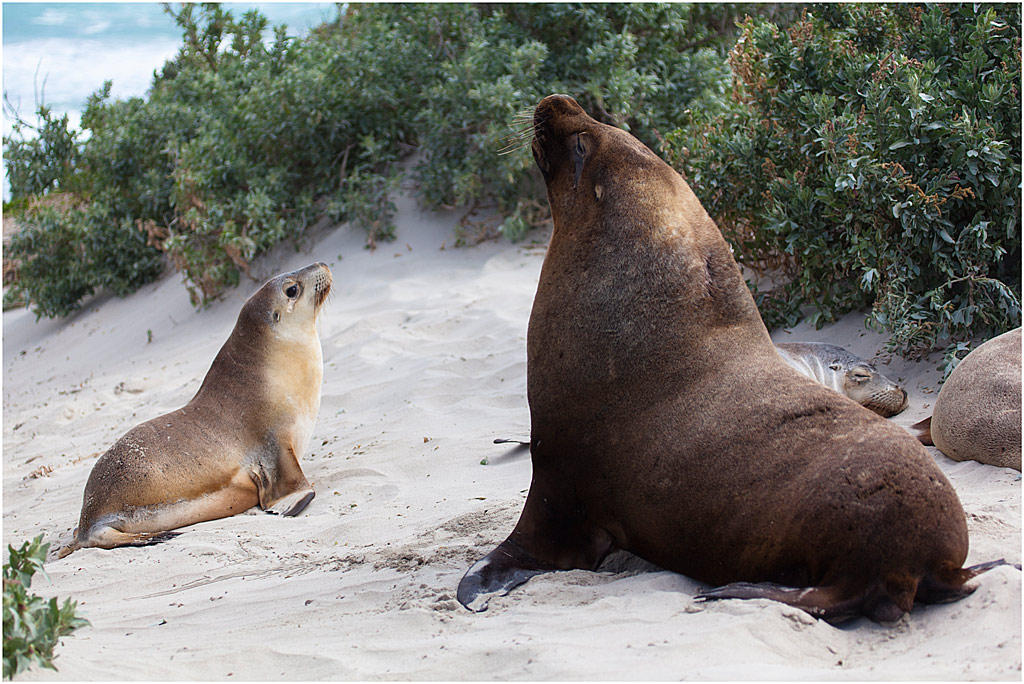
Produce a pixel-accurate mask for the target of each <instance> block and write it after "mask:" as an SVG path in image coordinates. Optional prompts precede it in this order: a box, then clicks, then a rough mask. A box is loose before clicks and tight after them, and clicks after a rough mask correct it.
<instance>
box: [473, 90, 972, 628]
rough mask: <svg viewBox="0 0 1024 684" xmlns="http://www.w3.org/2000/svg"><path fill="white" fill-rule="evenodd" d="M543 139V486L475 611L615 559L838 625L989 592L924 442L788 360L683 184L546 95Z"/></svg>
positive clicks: (539, 411)
mask: <svg viewBox="0 0 1024 684" xmlns="http://www.w3.org/2000/svg"><path fill="white" fill-rule="evenodd" d="M535 124H536V135H535V139H534V143H533V150H534V156H535V158H536V160H537V163H538V166H540V168H541V170H542V172H543V174H544V177H545V180H546V182H547V186H548V199H549V202H550V204H551V211H552V214H553V217H554V225H555V228H554V233H553V235H552V238H551V244H550V246H549V248H548V253H547V256H546V258H545V261H544V265H543V267H542V270H541V276H540V282H539V285H538V288H537V295H536V298H535V299H534V304H533V311H532V314H531V316H530V327H529V333H528V342H527V344H528V351H527V357H528V364H527V376H528V398H529V403H530V414H531V420H532V425H531V453H532V460H533V481H532V483H531V487H530V493H529V495H528V497H527V501H526V504H525V507H524V510H523V513H522V515H521V517H520V520H519V522H518V524H517V525H516V527H515V529H514V530H513V532H512V534H511V535H510V536H509V538H508V539H507V540H506V541H505V542H504V543H502V544H501V545H500V546H499V547H498V548H497V549H495V550H494V551H493V552H492V553H491V554H489V555H488V556H487V557H486V558H484V559H483V560H482V561H480V562H479V563H477V564H476V565H474V566H473V567H472V568H470V570H469V571H468V572H467V574H466V576H465V577H464V578H463V580H462V583H461V584H460V586H459V600H460V601H461V602H462V603H463V604H464V605H466V606H467V607H470V608H472V609H474V610H483V609H484V608H485V607H486V601H487V600H488V598H489V597H490V596H493V595H497V594H501V593H505V592H507V591H508V590H509V589H511V588H512V587H514V586H516V585H517V584H520V583H522V582H523V581H525V580H526V579H527V578H529V577H530V576H532V575H534V574H537V573H538V572H545V571H548V570H553V569H569V568H587V569H594V568H596V567H597V565H598V564H599V563H600V562H601V560H602V559H603V558H604V556H605V555H606V554H607V553H608V552H609V551H610V550H612V549H613V548H622V549H627V550H629V551H632V552H633V553H635V554H637V555H639V556H641V557H642V558H645V559H647V560H649V561H651V562H654V563H657V564H658V565H660V566H662V567H665V568H668V569H671V570H675V571H677V572H680V573H684V574H686V575H689V576H691V577H693V578H695V579H698V580H700V581H703V582H707V583H711V584H715V585H719V584H725V583H733V582H748V583H749V582H756V583H778V585H788V586H778V585H772V584H754V585H750V584H745V585H742V587H741V586H740V585H730V586H728V587H724V588H723V589H721V590H716V591H712V592H708V594H707V595H708V596H709V597H711V598H729V597H751V596H759V597H767V598H774V599H777V600H781V601H785V602H787V603H791V604H792V605H797V606H799V607H801V608H804V609H805V610H807V611H808V612H811V613H812V614H815V615H821V616H823V617H826V618H829V619H834V620H838V619H842V618H845V617H849V616H851V615H854V614H860V613H864V614H867V615H868V616H870V617H872V618H874V619H877V620H890V619H895V618H896V617H899V615H901V614H902V613H903V612H905V611H909V610H910V608H911V606H912V604H913V602H914V599H915V596H916V597H918V598H924V599H928V600H935V601H937V600H948V599H950V598H955V597H959V596H961V595H963V594H965V593H969V591H970V589H964V588H963V587H962V585H963V582H964V581H966V579H967V578H968V577H969V576H970V571H968V570H963V569H962V565H963V562H964V560H965V558H966V556H967V525H966V521H965V518H964V513H963V510H962V509H961V506H960V502H959V500H958V499H957V496H956V493H955V492H954V491H953V488H952V487H951V486H950V484H949V482H948V481H947V480H946V478H945V476H944V475H943V474H942V472H941V471H940V470H939V469H938V467H936V465H935V464H934V462H933V460H932V459H931V457H930V456H929V455H928V453H927V452H926V451H925V450H924V449H923V448H922V447H921V445H920V444H918V442H917V441H916V440H915V439H914V438H913V437H911V436H910V435H909V434H907V433H906V431H905V430H903V429H902V428H900V427H898V426H896V425H891V424H889V423H888V422H887V421H886V420H884V419H882V418H881V417H879V416H877V415H875V414H873V413H871V412H869V411H867V410H865V409H864V408H862V407H860V406H858V405H857V404H855V403H854V402H853V401H851V400H849V399H848V398H846V397H844V396H841V395H839V394H837V393H835V392H833V391H831V390H829V389H827V388H826V387H824V386H823V385H820V384H818V383H817V382H814V381H813V380H811V379H809V378H807V377H805V376H803V375H801V374H800V373H798V372H797V371H795V370H793V369H792V368H790V367H789V366H788V365H786V363H785V362H784V361H783V360H782V359H781V358H780V357H779V356H778V354H777V353H776V352H775V349H774V348H773V346H772V342H771V339H770V338H769V336H768V332H767V330H766V329H765V327H764V324H763V323H762V322H761V318H760V315H759V313H758V310H757V308H756V306H755V304H754V301H753V298H752V297H751V295H750V292H749V290H748V289H747V287H746V284H745V283H744V281H743V278H742V276H741V274H740V271H739V268H738V266H737V265H736V262H735V261H734V260H733V258H732V255H731V253H730V250H729V247H728V246H727V244H726V242H725V240H724V239H723V238H722V235H721V233H720V232H719V231H718V229H717V228H716V226H715V224H714V222H713V221H712V220H711V218H710V217H709V216H708V215H707V213H705V211H704V209H703V208H702V207H701V205H700V202H699V201H698V200H697V198H696V197H695V196H694V194H693V193H692V192H691V191H690V188H689V187H688V186H687V184H686V183H685V182H684V181H683V179H682V178H681V177H680V176H679V175H678V174H677V173H676V172H675V171H673V170H672V169H671V168H670V167H669V166H668V165H667V164H665V163H664V162H663V161H662V160H661V159H659V158H658V157H657V156H656V155H655V154H654V153H652V152H651V151H650V150H648V149H647V148H646V147H644V146H643V145H642V144H641V143H640V142H639V141H637V140H636V139H635V138H633V137H632V136H631V135H629V134H628V133H626V132H624V131H621V130H619V129H616V128H614V127H610V126H606V125H603V124H600V123H598V122H596V121H594V120H593V119H591V118H590V117H589V116H587V115H586V113H584V112H583V110H582V109H581V108H580V107H579V106H578V105H577V104H576V102H575V101H574V100H572V99H571V98H568V97H564V96H550V97H548V98H545V99H544V100H543V101H542V102H541V103H540V104H539V105H538V106H537V109H536V112H535ZM578 134H579V137H580V138H582V143H580V144H582V145H584V146H585V148H586V149H585V151H584V153H583V156H582V157H581V156H580V155H578V154H577V153H576V152H575V151H574V149H575V147H576V146H577V144H578V143H577V135H578ZM598 186H600V191H597V190H596V188H597V187H598ZM751 587H753V588H751ZM791 587H810V588H814V589H813V591H811V592H806V591H803V590H801V589H792V588H791ZM922 587H927V591H922ZM787 592H788V593H787Z"/></svg>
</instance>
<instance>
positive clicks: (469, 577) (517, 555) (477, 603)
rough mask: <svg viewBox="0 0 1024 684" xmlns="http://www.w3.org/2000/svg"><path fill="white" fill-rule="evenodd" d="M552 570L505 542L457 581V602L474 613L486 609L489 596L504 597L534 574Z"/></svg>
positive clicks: (551, 567) (549, 566)
mask: <svg viewBox="0 0 1024 684" xmlns="http://www.w3.org/2000/svg"><path fill="white" fill-rule="evenodd" d="M552 570H555V567H554V566H552V565H548V564H547V563H543V562H541V561H538V560H537V559H536V558H534V557H532V556H531V555H530V554H528V553H527V552H526V550H525V549H523V547H521V546H519V544H516V543H515V542H514V541H512V540H511V539H506V540H505V541H503V542H502V543H501V544H499V545H498V546H497V548H495V549H494V550H493V551H491V552H490V553H489V554H487V555H486V556H484V557H483V558H482V559H480V560H479V561H477V562H476V563H475V564H474V565H473V566H472V567H471V568H470V569H469V570H467V571H466V574H465V575H464V576H463V577H462V581H461V582H459V590H458V593H457V594H456V596H457V598H458V599H459V603H461V604H462V605H464V606H465V607H466V608H469V609H470V610H471V611H473V612H474V613H481V612H483V611H485V610H487V602H488V601H490V599H491V597H492V596H504V595H505V594H507V593H509V592H510V591H512V590H513V589H515V588H516V587H518V586H519V585H520V584H522V583H523V582H525V581H526V580H528V579H530V578H531V577H533V576H534V575H540V574H542V573H545V572H551V571H552Z"/></svg>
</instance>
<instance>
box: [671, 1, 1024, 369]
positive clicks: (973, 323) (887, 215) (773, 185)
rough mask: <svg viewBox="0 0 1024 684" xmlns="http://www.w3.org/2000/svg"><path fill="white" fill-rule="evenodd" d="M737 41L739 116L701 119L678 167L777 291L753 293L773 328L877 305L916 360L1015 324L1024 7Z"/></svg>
mask: <svg viewBox="0 0 1024 684" xmlns="http://www.w3.org/2000/svg"><path fill="white" fill-rule="evenodd" d="M741 28H742V35H741V37H740V39H739V42H738V43H737V45H736V47H735V48H734V50H733V51H732V53H731V54H730V64H731V67H732V70H733V78H734V94H735V102H734V103H733V106H732V110H731V111H729V112H727V113H724V114H721V115H717V116H707V115H705V114H704V113H701V112H695V113H691V114H690V115H689V116H688V117H687V118H686V119H685V120H684V121H682V122H680V123H683V124H685V126H684V127H681V128H679V129H677V130H675V131H673V132H672V134H670V135H669V136H668V140H667V142H666V145H665V151H666V152H667V153H668V154H669V156H670V157H671V158H672V159H673V161H674V163H675V164H676V166H677V167H678V168H680V169H681V170H682V171H683V172H684V173H685V175H686V176H688V178H689V180H690V181H691V182H692V184H693V186H694V190H695V191H696V192H697V194H698V196H700V197H701V199H702V201H703V202H704V204H705V207H706V208H707V209H708V211H709V213H710V214H711V215H712V216H713V217H715V219H716V220H717V221H718V223H719V226H720V227H721V228H722V229H723V232H724V233H725V234H726V236H727V237H728V238H729V240H730V241H731V242H732V243H733V245H734V246H735V247H736V250H737V257H738V258H739V260H740V261H742V262H744V263H746V264H747V265H749V266H751V267H753V268H754V269H755V270H757V271H759V272H761V273H764V272H769V273H771V275H773V276H775V277H776V278H779V279H781V280H782V285H781V286H779V287H778V288H776V289H774V290H769V291H766V292H758V293H757V296H758V304H759V306H760V307H761V310H762V314H763V315H764V317H765V320H766V322H767V323H768V325H769V326H770V327H771V326H776V325H780V324H786V325H792V324H794V323H795V322H796V321H797V320H799V318H800V316H801V314H802V313H807V312H809V319H810V320H811V321H812V322H814V323H816V324H818V325H819V326H820V325H821V324H823V323H825V322H828V321H832V320H835V318H836V317H837V316H839V315H841V314H843V313H845V312H847V311H850V310H853V309H858V308H862V307H866V306H871V307H872V308H871V314H870V317H869V324H871V325H872V326H873V327H876V328H877V329H879V330H887V331H888V332H889V334H890V335H891V338H890V348H892V349H896V350H899V351H900V352H902V353H904V354H911V355H913V354H921V353H925V352H928V351H930V350H932V349H935V348H937V347H941V346H942V345H949V346H950V349H951V350H953V351H955V349H956V346H957V344H958V343H962V342H964V341H966V340H969V339H971V338H973V337H982V338H988V337H991V336H993V335H995V334H998V333H1000V332H1003V331H1005V330H1007V329H1009V328H1013V327H1016V326H1018V325H1020V296H1021V271H1020V264H1021V251H1020V247H1021V238H1020V229H1021V214H1020V211H1021V208H1020V187H1021V167H1020V154H1021V141H1020V127H1021V120H1020V90H1019V85H1020V81H1021V63H1020V59H1021V53H1020V7H1019V5H929V6H926V7H922V6H919V5H868V4H838V5H823V6H814V7H813V9H812V10H811V11H809V12H806V14H805V15H804V16H803V17H802V19H801V20H799V21H797V22H795V23H793V24H792V25H791V26H790V27H789V28H788V29H785V30H784V29H781V28H779V27H778V26H776V25H775V24H773V23H771V22H767V21H764V20H756V19H749V18H748V19H747V20H746V21H745V22H744V23H743V24H742V27H741ZM962 349H963V347H961V351H962Z"/></svg>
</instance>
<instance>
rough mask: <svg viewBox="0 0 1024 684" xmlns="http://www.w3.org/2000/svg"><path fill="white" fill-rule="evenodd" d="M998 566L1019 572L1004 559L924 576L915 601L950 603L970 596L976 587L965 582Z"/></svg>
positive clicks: (1015, 565)
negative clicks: (1005, 566) (1008, 567)
mask: <svg viewBox="0 0 1024 684" xmlns="http://www.w3.org/2000/svg"><path fill="white" fill-rule="evenodd" d="M1000 565H1009V566H1010V567H1013V568H1017V569H1018V570H1020V565H1017V564H1016V563H1007V562H1006V559H1004V558H1000V559H999V560H994V561H989V562H987V563H979V564H978V565H972V566H971V567H969V568H957V569H954V570H950V571H948V572H944V573H943V572H940V573H933V574H929V575H926V576H925V578H924V579H923V580H922V581H921V584H920V585H919V586H918V589H917V600H918V601H921V602H922V603H952V602H953V601H958V600H960V599H962V598H964V597H965V596H970V595H971V594H973V593H974V590H975V589H977V587H976V586H967V585H966V582H969V581H970V580H971V579H973V578H975V577H977V576H978V575H980V574H982V573H983V572H988V571H989V570H991V569H992V568H996V567H999V566H1000Z"/></svg>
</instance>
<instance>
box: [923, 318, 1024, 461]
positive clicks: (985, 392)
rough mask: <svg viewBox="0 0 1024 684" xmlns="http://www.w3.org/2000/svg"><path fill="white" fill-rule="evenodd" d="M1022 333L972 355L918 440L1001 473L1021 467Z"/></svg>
mask: <svg viewBox="0 0 1024 684" xmlns="http://www.w3.org/2000/svg"><path fill="white" fill-rule="evenodd" d="M1020 344H1021V335H1020V328H1017V329H1015V330H1011V331H1010V332H1007V333H1003V334H1002V335H999V336H998V337H993V338H992V339H991V340H989V341H988V342H985V343H984V344H983V345H981V346H980V347H978V348H977V349H975V350H974V351H972V352H971V353H970V354H968V355H967V356H966V357H965V358H964V360H963V361H961V362H960V363H959V365H957V367H956V368H954V369H953V372H952V373H950V374H949V378H948V379H947V380H946V382H945V383H943V385H942V389H941V390H939V396H938V397H937V398H936V399H935V408H934V409H933V410H932V415H931V417H929V418H925V419H924V420H923V421H921V422H920V423H917V424H916V425H914V427H915V428H916V429H918V430H920V434H919V436H918V438H919V439H920V440H921V441H922V442H923V443H924V444H928V445H932V444H934V445H935V446H936V447H938V449H939V451H941V452H942V453H944V454H946V456H949V457H950V458H952V459H953V460H955V461H965V460H972V461H978V462H980V463H987V464H988V465H994V466H999V467H1001V468H1015V469H1016V470H1020V465H1021V438H1020V419H1021V412H1020V384H1021V353H1020Z"/></svg>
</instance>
